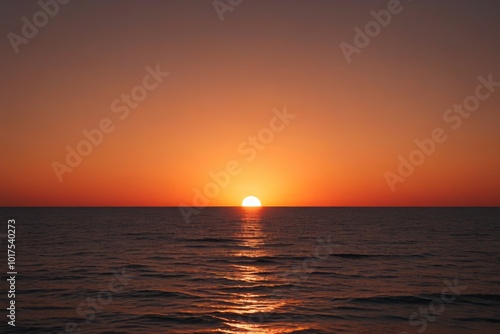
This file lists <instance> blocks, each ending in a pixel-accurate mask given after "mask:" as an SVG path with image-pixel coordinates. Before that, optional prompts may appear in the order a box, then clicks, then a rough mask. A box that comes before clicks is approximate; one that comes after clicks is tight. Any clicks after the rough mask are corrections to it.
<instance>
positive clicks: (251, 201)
mask: <svg viewBox="0 0 500 334" xmlns="http://www.w3.org/2000/svg"><path fill="white" fill-rule="evenodd" d="M241 206H253V207H255V206H261V204H260V200H259V199H258V198H257V197H255V196H248V197H245V199H244V200H243V202H241Z"/></svg>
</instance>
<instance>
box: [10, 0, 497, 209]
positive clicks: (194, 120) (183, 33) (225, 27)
mask: <svg viewBox="0 0 500 334" xmlns="http://www.w3.org/2000/svg"><path fill="white" fill-rule="evenodd" d="M403 5H404V10H403V11H402V12H401V13H399V14H397V15H395V16H394V17H393V18H392V21H391V23H390V24H389V25H388V26H387V27H385V28H382V30H381V33H380V35H378V36H376V37H374V38H373V39H372V40H371V42H370V44H369V45H368V46H367V47H366V48H364V49H362V50H361V52H360V53H359V54H355V55H353V57H352V62H351V63H350V64H348V63H347V61H346V59H345V58H344V55H343V53H342V51H341V49H340V48H339V44H340V43H342V42H347V43H351V44H352V43H353V38H354V34H355V32H354V30H353V28H354V27H355V26H360V27H363V26H364V25H365V24H366V23H367V22H369V21H370V20H372V19H373V17H372V16H371V15H370V11H371V10H377V11H378V10H382V9H384V8H387V1H373V2H370V3H366V4H362V3H361V2H360V1H358V2H356V4H353V2H347V1H345V2H342V1H326V0H325V1H320V0H315V1H305V0H303V1H284V0H276V1H244V2H243V3H242V4H241V5H239V6H237V7H235V8H234V10H233V11H231V12H226V13H225V14H224V15H225V19H224V21H222V22H221V21H220V20H219V17H218V15H217V12H216V10H215V9H214V7H213V6H212V1H189V2H188V1H180V0H179V1H169V2H168V3H167V2H163V1H144V2H139V1H106V2H99V1H85V2H78V1H75V2H70V3H69V4H67V5H64V6H61V8H60V9H59V13H58V14H57V15H56V16H55V17H54V18H51V19H50V21H49V23H48V24H47V25H46V26H44V27H42V28H40V29H39V32H38V34H37V35H36V36H35V37H34V38H33V39H30V40H29V42H28V43H27V44H22V45H20V46H19V53H17V54H16V53H15V52H14V50H13V47H12V46H11V44H10V43H9V40H8V39H7V38H4V42H2V43H1V45H0V49H1V53H0V60H1V64H2V76H1V77H0V82H1V84H2V92H1V95H2V99H1V100H0V108H1V109H0V110H1V111H0V112H1V119H0V124H1V127H2V128H1V133H0V136H1V142H0V150H1V152H2V157H3V158H2V162H1V165H0V166H1V167H0V168H1V173H0V184H1V186H0V204H1V205H3V206H17V205H25V206H31V205H54V206H59V205H61V206H66V205H104V206H105V205H120V206H121V205H139V206H140V205H148V206H149V205H150V206H156V205H168V206H176V205H179V204H184V205H193V196H194V192H193V188H196V189H198V190H200V191H201V192H203V191H204V190H203V189H204V188H205V187H206V185H207V184H208V183H209V182H211V177H210V175H209V174H210V173H211V172H218V171H221V170H225V169H226V167H227V164H228V163H229V162H231V161H235V163H237V164H238V171H239V172H238V173H235V175H230V177H229V181H228V182H227V186H225V187H224V188H223V189H220V191H219V193H218V194H217V195H216V196H212V197H211V196H207V197H210V198H208V200H209V201H208V203H206V205H239V204H240V203H241V200H242V198H243V197H245V196H247V195H255V196H257V197H259V198H260V199H261V201H262V203H263V205H304V206H309V205H321V206H323V205H327V206H330V205H331V206H344V205H349V206H350V205H354V206H357V205H359V206H365V205H369V206H371V205H495V206H496V205H499V204H500V190H499V189H500V177H499V171H500V156H499V154H498V152H499V144H500V132H499V131H498V126H499V121H500V114H499V113H498V111H499V107H500V87H499V88H498V91H496V92H492V93H491V94H490V95H491V96H490V97H488V98H487V99H486V100H484V101H481V103H480V106H479V108H478V109H477V110H476V111H474V112H473V113H471V115H470V117H468V118H466V119H464V120H463V123H462V124H461V126H460V127H459V128H458V129H456V130H454V129H452V127H451V125H453V123H451V122H446V121H445V120H444V119H443V114H444V113H445V112H446V110H447V109H449V108H452V107H453V105H454V104H459V103H462V102H463V101H464V99H465V98H466V97H468V96H470V95H474V94H475V89H476V87H477V86H478V85H479V84H480V81H478V76H481V75H482V76H484V77H487V76H488V75H489V74H492V76H493V78H494V79H495V80H496V81H498V82H500V63H499V62H498V59H500V58H499V56H500V49H499V47H498V40H500V26H499V24H498V18H497V14H498V4H497V3H496V2H494V1H484V4H483V5H481V6H479V5H477V4H476V3H472V2H465V1H459V2H457V3H455V2H444V1H442V2H439V3H436V2H425V1H419V2H414V3H408V2H405V3H404V4H403ZM38 10H40V7H39V6H38V4H37V2H27V3H24V4H18V3H16V2H13V1H11V2H2V4H0V12H1V14H0V15H1V16H2V34H3V35H4V36H7V34H8V33H9V32H15V33H17V34H20V33H21V28H22V25H23V22H22V21H21V18H22V17H23V16H26V17H32V16H33V14H34V13H36V12H37V11H38ZM157 64H159V68H160V70H161V71H163V72H168V73H169V75H168V76H165V77H163V78H161V82H159V81H155V80H156V79H154V78H153V77H152V76H151V74H150V72H151V71H152V70H154V69H155V68H156V66H157ZM148 66H149V67H150V71H149V72H148V70H146V68H147V67H148ZM148 75H150V76H149V78H148V79H147V80H146V83H147V85H150V86H151V85H152V84H153V83H158V85H156V87H155V88H153V89H151V90H146V92H147V97H145V99H144V100H143V101H141V102H138V105H137V107H136V108H134V109H132V108H129V109H130V110H129V113H128V115H127V117H124V119H120V116H122V117H123V115H124V110H126V109H127V108H125V109H123V106H125V104H123V103H122V102H120V104H117V105H115V109H113V108H112V107H111V105H112V103H113V102H114V101H115V100H116V99H119V100H120V99H121V97H122V94H131V91H132V90H133V89H135V87H137V86H142V85H144V79H145V77H146V76H148ZM137 90H138V91H139V88H137ZM117 106H121V107H122V109H121V110H120V111H118V110H116V109H117ZM284 109H286V110H287V112H288V113H289V114H292V115H295V116H296V117H295V118H293V119H290V120H289V124H285V125H284V128H283V129H282V131H280V132H274V133H273V138H272V140H270V141H269V143H267V144H265V145H264V146H265V147H264V148H263V149H262V150H261V151H260V150H257V149H255V150H256V151H255V152H256V154H255V157H254V158H253V159H250V160H251V161H248V160H249V159H247V158H248V157H249V155H247V154H242V153H241V152H240V151H239V150H238V147H240V145H243V146H244V147H243V148H247V152H248V148H249V147H251V146H250V144H249V143H248V140H249V139H248V138H249V136H257V135H258V134H259V132H260V131H262V129H264V128H266V127H267V128H269V124H270V122H271V121H272V119H273V118H274V117H277V116H276V112H277V111H281V112H283V110H284ZM273 110H274V112H273ZM103 119H109V120H110V121H111V122H112V127H113V130H112V131H110V133H107V134H104V135H103V138H102V143H101V144H99V145H97V146H94V147H93V148H92V152H91V153H90V154H89V155H88V156H86V157H83V158H82V161H81V163H79V164H78V165H77V166H76V167H74V168H72V172H71V173H64V174H62V182H60V179H59V178H58V176H57V175H56V174H57V173H56V172H55V171H54V161H57V162H58V163H60V164H61V165H62V164H66V161H65V160H66V155H67V151H66V147H67V146H70V147H71V148H73V149H76V147H77V146H78V144H79V143H80V142H81V141H82V140H85V139H86V137H85V136H84V135H83V134H82V130H85V129H86V130H91V129H94V128H97V127H98V126H99V124H100V122H101V121H102V120H103ZM275 124H278V121H275ZM435 128H442V129H444V130H445V131H446V134H447V136H448V138H447V140H446V141H445V142H444V143H442V144H438V145H437V146H436V150H435V152H434V153H433V154H432V155H430V156H429V157H426V159H425V162H424V163H423V164H422V165H421V166H418V167H416V168H415V171H414V173H413V174H412V175H411V176H409V177H407V178H406V180H405V182H404V183H398V184H396V185H395V191H391V188H390V187H389V185H388V182H387V181H386V177H385V176H384V174H385V173H386V172H387V171H390V172H392V173H397V170H398V164H399V161H398V156H400V155H402V156H403V157H405V158H408V156H409V155H410V153H411V152H412V151H413V150H415V148H416V145H415V143H414V140H415V139H420V140H422V139H425V138H430V137H431V133H432V131H433V129H435ZM280 129H281V128H280ZM264 131H266V130H264ZM268 134H269V133H268ZM245 142H246V144H245ZM245 145H247V146H245ZM248 154H249V153H248Z"/></svg>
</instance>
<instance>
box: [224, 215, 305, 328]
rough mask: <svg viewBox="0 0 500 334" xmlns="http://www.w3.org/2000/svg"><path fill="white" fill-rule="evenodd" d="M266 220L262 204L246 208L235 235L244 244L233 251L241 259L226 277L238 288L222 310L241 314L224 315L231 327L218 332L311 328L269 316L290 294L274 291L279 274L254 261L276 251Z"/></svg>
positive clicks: (269, 255) (237, 258) (233, 255)
mask: <svg viewBox="0 0 500 334" xmlns="http://www.w3.org/2000/svg"><path fill="white" fill-rule="evenodd" d="M262 224H263V223H262V209H261V208H245V209H243V211H242V216H241V229H240V231H239V232H238V233H237V234H236V235H234V237H235V239H236V240H238V245H239V246H240V247H239V248H238V249H237V250H235V251H234V252H232V254H231V257H232V258H233V259H234V260H235V262H237V263H235V264H233V265H232V267H233V268H234V271H232V272H231V274H228V275H227V277H225V278H226V279H229V280H231V281H234V282H235V290H236V292H234V293H231V294H230V295H229V297H228V300H227V301H228V305H226V307H225V308H221V309H219V310H218V311H220V312H221V313H227V314H239V315H240V316H239V317H238V318H237V319H229V318H225V319H223V320H224V323H225V325H226V326H227V328H225V329H217V330H215V332H219V333H255V334H264V333H271V334H273V333H274V334H277V333H289V332H292V331H296V330H301V329H307V328H306V327H301V326H293V325H292V324H282V325H277V324H273V323H271V322H270V321H269V319H267V321H266V319H265V318H266V316H269V315H270V314H272V313H274V312H278V311H279V309H281V308H283V307H284V306H285V305H287V303H288V301H287V299H286V298H279V299H278V298H276V297H275V296H273V295H272V292H273V289H274V288H275V286H276V283H277V282H278V277H277V274H276V273H273V274H270V273H269V272H268V270H269V269H268V268H266V267H265V266H262V265H256V264H254V263H255V262H257V261H259V260H261V259H265V258H268V257H271V256H272V255H274V254H270V251H269V249H267V248H266V235H265V233H264V232H263V231H262V227H263V225H262ZM238 290H242V291H238ZM243 291H244V292H243Z"/></svg>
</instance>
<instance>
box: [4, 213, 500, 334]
mask: <svg viewBox="0 0 500 334" xmlns="http://www.w3.org/2000/svg"><path fill="white" fill-rule="evenodd" d="M0 212H1V213H2V218H3V219H4V222H5V223H7V220H8V219H15V221H16V222H15V225H16V227H15V229H16V232H15V233H16V237H15V246H16V272H17V277H16V283H15V306H16V310H15V325H16V326H15V327H13V326H10V325H8V324H7V321H9V318H8V317H7V318H6V317H5V314H6V311H5V309H6V308H7V306H8V301H7V290H8V289H9V287H8V286H7V285H3V286H2V290H3V291H2V296H3V297H2V298H1V299H0V300H2V309H3V310H4V312H3V314H4V316H3V317H2V318H3V320H2V323H1V324H0V332H2V333H37V334H39V333H47V334H49V333H57V334H61V333H109V334H110V333H116V334H117V333H179V334H180V333H257V334H258V333H395V334H410V333H429V334H430V333H458V334H460V333H500V294H499V284H500V265H499V263H500V209H499V208H307V207H298V208H293V207H283V208H280V207H263V208H260V209H244V208H239V207H221V208H204V209H201V210H200V212H199V214H198V215H196V216H192V217H191V219H190V222H189V223H188V222H186V221H185V220H184V219H183V217H182V215H181V213H180V211H179V209H178V208H2V209H0ZM6 245H7V237H6V235H5V234H4V235H2V242H1V244H0V247H2V248H5V249H6V248H7V246H6ZM2 253H4V254H6V251H2ZM2 262H4V263H5V265H2V267H4V268H6V262H7V257H6V256H5V258H4V260H2ZM7 271H8V270H3V272H4V275H6V272H7ZM3 281H4V284H5V280H3ZM7 312H9V311H7ZM7 314H8V313H7Z"/></svg>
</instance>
